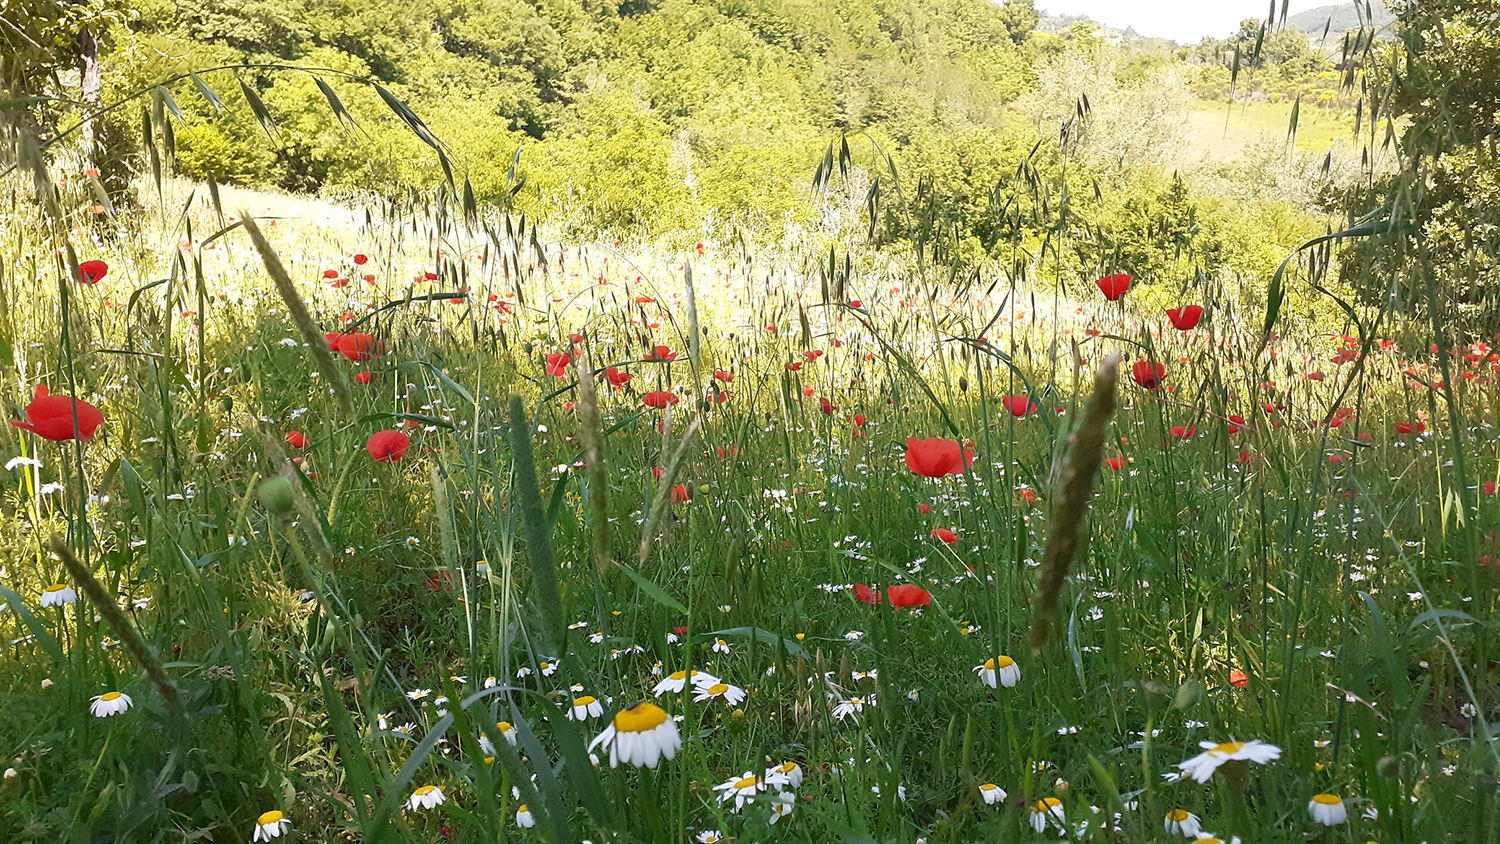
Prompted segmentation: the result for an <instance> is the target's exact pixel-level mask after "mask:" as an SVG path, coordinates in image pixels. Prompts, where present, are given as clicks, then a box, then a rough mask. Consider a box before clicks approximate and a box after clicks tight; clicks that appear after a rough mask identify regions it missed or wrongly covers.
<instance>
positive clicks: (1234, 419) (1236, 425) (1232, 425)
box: [1229, 416, 1245, 434]
mask: <svg viewBox="0 0 1500 844" xmlns="http://www.w3.org/2000/svg"><path fill="white" fill-rule="evenodd" d="M1244 424H1245V417H1243V416H1231V417H1229V433H1231V434H1238V433H1239V432H1240V426H1241V425H1244Z"/></svg>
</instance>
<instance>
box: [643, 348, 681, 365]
mask: <svg viewBox="0 0 1500 844" xmlns="http://www.w3.org/2000/svg"><path fill="white" fill-rule="evenodd" d="M645 360H647V361H652V362H665V361H674V360H677V353H676V352H674V351H672V349H671V347H670V346H657V347H656V348H655V349H652V350H651V354H649V355H646V357H645Z"/></svg>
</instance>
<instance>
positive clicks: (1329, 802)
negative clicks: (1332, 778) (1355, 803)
mask: <svg viewBox="0 0 1500 844" xmlns="http://www.w3.org/2000/svg"><path fill="white" fill-rule="evenodd" d="M1313 802H1314V803H1317V804H1319V805H1322V806H1337V805H1338V804H1340V803H1342V802H1344V801H1343V799H1342V798H1340V797H1339V796H1338V795H1337V794H1314V795H1313Z"/></svg>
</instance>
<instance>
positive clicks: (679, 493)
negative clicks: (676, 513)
mask: <svg viewBox="0 0 1500 844" xmlns="http://www.w3.org/2000/svg"><path fill="white" fill-rule="evenodd" d="M672 500H673V501H675V502H677V503H678V504H682V503H684V502H687V501H692V500H693V494H692V493H691V492H688V488H687V484H678V485H677V486H674V487H672Z"/></svg>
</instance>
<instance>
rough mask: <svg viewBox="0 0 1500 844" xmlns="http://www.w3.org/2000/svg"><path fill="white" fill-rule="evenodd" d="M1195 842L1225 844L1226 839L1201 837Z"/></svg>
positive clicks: (1194, 843)
mask: <svg viewBox="0 0 1500 844" xmlns="http://www.w3.org/2000/svg"><path fill="white" fill-rule="evenodd" d="M1193 844H1224V839H1222V838H1199V839H1198V840H1197V841H1194V842H1193Z"/></svg>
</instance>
